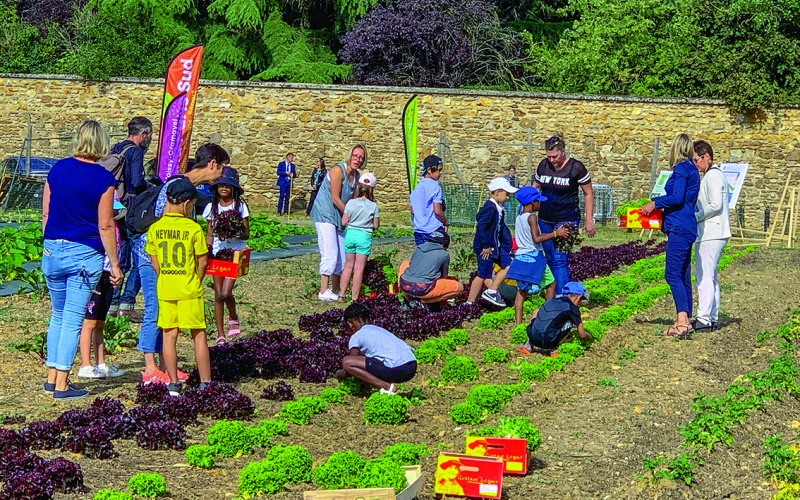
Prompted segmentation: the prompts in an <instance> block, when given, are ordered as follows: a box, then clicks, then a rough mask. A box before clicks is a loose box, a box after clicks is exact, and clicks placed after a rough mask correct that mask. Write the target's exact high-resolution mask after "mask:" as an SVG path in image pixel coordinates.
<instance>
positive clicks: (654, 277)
mask: <svg viewBox="0 0 800 500" xmlns="http://www.w3.org/2000/svg"><path fill="white" fill-rule="evenodd" d="M665 269H666V268H664V267H653V268H650V269H646V270H644V271H642V274H640V275H639V279H640V280H642V283H658V282H660V281H664V280H665V278H664V271H665Z"/></svg>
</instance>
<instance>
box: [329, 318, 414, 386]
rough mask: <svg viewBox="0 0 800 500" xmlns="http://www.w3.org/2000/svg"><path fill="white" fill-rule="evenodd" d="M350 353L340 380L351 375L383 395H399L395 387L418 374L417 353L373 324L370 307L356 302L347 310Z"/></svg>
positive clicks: (345, 359) (339, 377) (344, 362)
mask: <svg viewBox="0 0 800 500" xmlns="http://www.w3.org/2000/svg"><path fill="white" fill-rule="evenodd" d="M344 321H345V328H346V329H347V332H348V333H349V334H350V335H352V336H351V337H350V342H349V343H348V349H349V350H350V353H349V354H348V355H347V356H345V357H344V358H343V359H342V370H339V371H338V372H336V378H338V379H339V380H342V379H343V378H345V377H346V376H347V375H352V376H353V377H355V378H357V379H358V380H361V381H362V382H366V383H367V384H369V385H371V386H373V387H375V388H377V389H380V392H381V393H382V394H397V388H396V387H395V384H399V383H402V382H408V381H409V380H411V379H412V378H414V375H416V373H417V358H416V357H415V356H414V350H413V349H412V348H411V346H409V345H408V344H406V343H405V342H403V341H402V340H400V339H399V338H397V337H395V336H394V335H392V333H391V332H389V331H387V330H384V329H383V328H381V327H379V326H375V325H370V324H369V308H368V307H367V306H365V305H364V304H359V303H353V304H350V305H349V306H347V309H345V310H344Z"/></svg>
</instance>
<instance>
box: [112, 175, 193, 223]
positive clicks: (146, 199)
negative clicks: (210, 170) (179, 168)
mask: <svg viewBox="0 0 800 500" xmlns="http://www.w3.org/2000/svg"><path fill="white" fill-rule="evenodd" d="M181 177H183V176H182V175H176V176H175V177H170V178H169V179H167V182H165V183H164V184H162V185H156V186H150V187H148V188H147V189H146V190H145V191H144V192H143V193H139V194H137V195H136V196H132V197H130V199H129V201H130V205H129V206H128V213H127V214H126V215H125V224H126V225H127V226H128V230H129V232H130V233H132V234H145V233H146V232H147V230H148V229H150V226H151V225H152V224H153V223H154V222H155V221H157V220H158V219H159V217H156V203H157V202H158V196H159V195H160V194H161V190H162V189H164V186H165V185H166V184H169V183H170V182H171V181H172V180H174V179H179V178H181Z"/></svg>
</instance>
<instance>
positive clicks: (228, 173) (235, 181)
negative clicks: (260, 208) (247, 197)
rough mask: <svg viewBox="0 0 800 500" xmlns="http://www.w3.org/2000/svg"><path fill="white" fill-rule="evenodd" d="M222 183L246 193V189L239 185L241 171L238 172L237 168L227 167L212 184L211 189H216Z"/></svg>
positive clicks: (240, 192)
mask: <svg viewBox="0 0 800 500" xmlns="http://www.w3.org/2000/svg"><path fill="white" fill-rule="evenodd" d="M220 184H227V185H228V186H231V187H234V188H236V190H237V191H239V194H244V189H243V188H242V186H240V185H239V172H237V171H236V169H235V168H232V167H225V169H224V170H223V171H222V177H220V178H219V179H217V180H215V181H214V182H213V183H212V184H211V189H214V190H215V188H216V187H217V186H219V185H220Z"/></svg>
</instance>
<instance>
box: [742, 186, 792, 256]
mask: <svg viewBox="0 0 800 500" xmlns="http://www.w3.org/2000/svg"><path fill="white" fill-rule="evenodd" d="M737 194H738V193H737ZM734 202H735V200H734ZM799 203H800V187H796V186H793V185H792V174H791V173H790V174H789V175H787V176H786V183H785V184H784V186H783V190H782V191H781V196H780V200H779V201H778V204H777V205H776V206H775V216H774V218H773V220H772V222H771V223H770V225H769V228H768V230H767V231H761V230H758V229H747V228H743V227H731V232H732V233H738V236H732V237H731V240H732V241H731V245H732V246H749V245H764V246H767V247H770V246H772V245H774V244H776V243H778V242H786V246H787V248H794V247H795V242H794V240H795V237H796V234H797V230H798V229H800V224H798V222H800V220H798V216H799V215H800V207H799V206H798V204H799ZM730 208H731V210H734V208H735V207H734V206H733V205H732V206H731V207H730ZM778 228H780V230H778Z"/></svg>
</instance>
